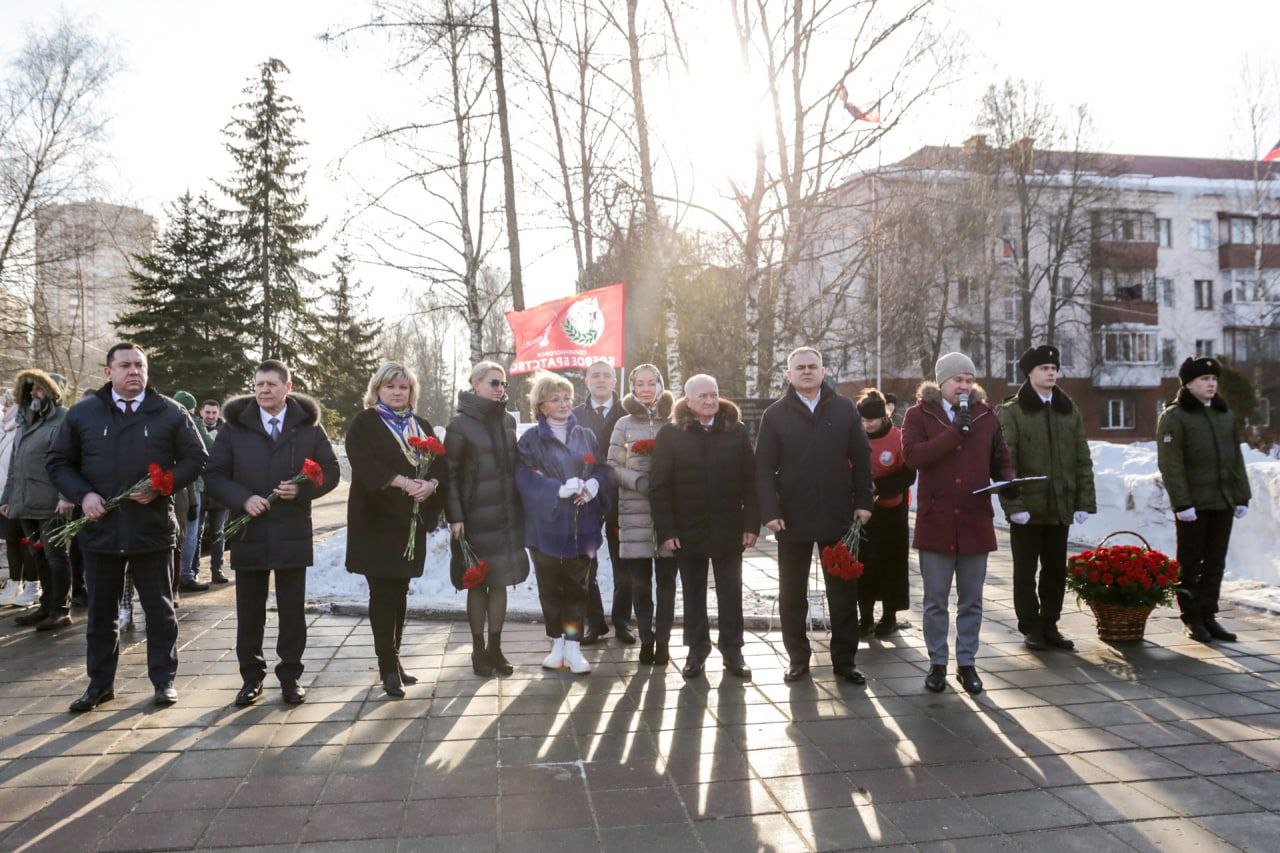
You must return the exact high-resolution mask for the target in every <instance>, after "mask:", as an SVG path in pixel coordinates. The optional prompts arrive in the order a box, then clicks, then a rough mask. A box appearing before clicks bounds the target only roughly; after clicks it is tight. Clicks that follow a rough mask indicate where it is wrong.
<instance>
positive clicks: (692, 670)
mask: <svg viewBox="0 0 1280 853" xmlns="http://www.w3.org/2000/svg"><path fill="white" fill-rule="evenodd" d="M705 662H706V659H705V658H697V657H691V658H689V660H687V661H685V665H684V669H682V670H680V674H681V675H683V676H684V677H685V678H697V677H698V676H699V675H702V665H703V664H704V663H705Z"/></svg>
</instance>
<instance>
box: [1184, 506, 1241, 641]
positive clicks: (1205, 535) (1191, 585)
mask: <svg viewBox="0 0 1280 853" xmlns="http://www.w3.org/2000/svg"><path fill="white" fill-rule="evenodd" d="M1234 520H1235V516H1234V515H1233V514H1232V512H1231V510H1229V509H1210V510H1203V511H1201V510H1196V520H1195V521H1178V522H1176V523H1175V527H1176V529H1177V533H1178V562H1179V563H1180V564H1181V565H1182V586H1183V587H1185V588H1186V590H1187V592H1189V593H1190V595H1185V596H1184V595H1179V596H1178V608H1179V609H1180V610H1181V611H1182V621H1184V622H1186V621H1189V620H1191V619H1208V618H1211V617H1213V616H1214V615H1216V614H1217V612H1218V593H1219V591H1220V590H1221V589H1222V571H1223V569H1224V568H1225V567H1226V565H1227V546H1228V545H1230V544H1231V524H1232V522H1233V521H1234Z"/></svg>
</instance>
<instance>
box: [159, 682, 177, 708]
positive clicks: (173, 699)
mask: <svg viewBox="0 0 1280 853" xmlns="http://www.w3.org/2000/svg"><path fill="white" fill-rule="evenodd" d="M177 703H178V691H177V690H176V689H175V688H174V686H173V685H172V684H166V685H165V686H164V687H157V688H156V698H155V704H156V705H157V706H158V707H160V708H164V707H166V706H168V705H176V704H177Z"/></svg>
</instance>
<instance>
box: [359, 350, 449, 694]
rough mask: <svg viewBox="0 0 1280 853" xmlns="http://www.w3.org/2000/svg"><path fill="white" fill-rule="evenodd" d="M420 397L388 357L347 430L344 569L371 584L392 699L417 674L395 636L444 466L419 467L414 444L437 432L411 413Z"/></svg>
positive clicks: (439, 499)
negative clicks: (410, 669)
mask: <svg viewBox="0 0 1280 853" xmlns="http://www.w3.org/2000/svg"><path fill="white" fill-rule="evenodd" d="M417 402H418V380H417V378H416V377H415V376H414V375H413V373H412V372H411V371H410V370H409V369H408V368H406V367H404V366H403V365H400V364H396V363H394V362H388V363H386V364H384V365H382V366H381V367H379V368H378V369H377V371H376V372H375V373H374V374H373V377H372V378H371V379H370V380H369V390H368V393H367V394H365V398H364V404H365V406H366V408H365V410H364V411H363V412H361V413H360V414H358V415H356V416H355V417H354V418H352V419H351V427H350V429H348V430H347V459H348V460H349V461H350V463H351V494H350V497H349V498H348V499H347V571H349V572H353V573H355V574H360V575H364V576H365V578H366V580H368V582H369V624H370V626H371V627H372V628H373V647H374V650H375V651H376V653H377V655H378V671H379V673H380V674H381V676H382V686H383V688H384V689H385V690H386V691H387V695H389V696H395V697H400V696H404V685H405V684H414V683H416V682H417V680H418V679H417V678H415V677H414V676H413V675H411V674H409V673H408V672H405V670H404V667H403V666H401V664H400V639H401V636H402V635H403V633H404V617H405V609H406V606H407V599H408V595H409V581H410V580H411V579H413V578H416V577H421V576H422V566H423V562H424V561H425V559H426V552H427V548H426V538H427V536H428V534H430V533H431V531H433V530H435V529H436V526H437V524H438V522H439V518H440V508H441V505H442V503H443V497H444V492H443V486H444V482H445V479H446V472H447V464H446V462H445V460H444V459H443V458H441V457H440V456H438V455H437V456H436V457H435V458H434V459H432V460H431V463H430V465H429V466H428V467H427V469H426V470H425V472H423V473H419V471H418V467H419V466H418V462H419V460H420V459H425V457H423V456H421V451H420V450H419V449H418V448H417V447H415V445H421V443H422V442H423V441H426V440H428V439H432V440H434V439H435V433H434V432H432V429H431V424H429V423H428V422H427V420H426V418H421V417H418V416H417V415H415V414H414V412H413V407H414V405H415V404H416V403H417ZM415 513H416V514H417V522H416V526H414V525H413V524H412V519H413V517H414V514H415ZM411 526H413V527H414V532H413V542H412V549H411V550H410V548H409V545H410V542H409V531H410V527H411ZM406 555H407V556H406Z"/></svg>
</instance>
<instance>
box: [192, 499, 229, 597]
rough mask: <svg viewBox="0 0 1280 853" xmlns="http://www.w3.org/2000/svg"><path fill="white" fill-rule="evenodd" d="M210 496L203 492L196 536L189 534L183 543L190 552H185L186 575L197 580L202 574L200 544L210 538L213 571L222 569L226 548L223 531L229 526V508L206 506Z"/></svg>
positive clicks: (210, 561)
mask: <svg viewBox="0 0 1280 853" xmlns="http://www.w3.org/2000/svg"><path fill="white" fill-rule="evenodd" d="M207 500H208V497H207V496H206V495H205V494H204V493H201V495H200V502H201V510H200V516H199V518H197V519H196V522H195V527H196V533H195V536H194V537H193V536H191V535H190V534H188V536H187V541H186V542H184V543H183V547H184V549H185V550H186V551H188V552H189V553H185V554H184V557H183V559H184V561H185V565H184V566H183V567H182V569H183V574H184V576H185V577H189V578H191V579H192V580H195V579H196V578H198V577H199V576H200V545H201V543H202V542H204V540H205V539H206V538H207V539H208V540H209V570H210V571H211V572H214V573H216V572H221V571H222V556H223V552H224V551H225V550H226V538H225V537H224V536H223V531H224V530H225V529H226V526H227V515H228V514H229V513H228V511H227V510H225V509H223V508H222V507H211V508H206V507H204V502H205V501H207Z"/></svg>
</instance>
